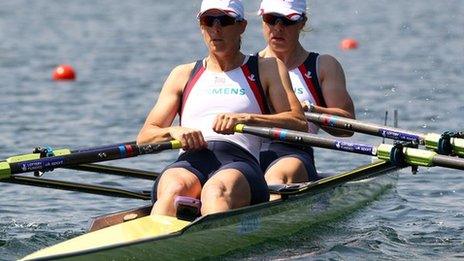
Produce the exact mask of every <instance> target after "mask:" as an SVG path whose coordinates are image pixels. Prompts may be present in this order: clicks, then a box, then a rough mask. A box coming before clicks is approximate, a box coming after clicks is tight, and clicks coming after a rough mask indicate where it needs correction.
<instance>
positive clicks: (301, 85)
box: [288, 68, 319, 133]
mask: <svg viewBox="0 0 464 261" xmlns="http://www.w3.org/2000/svg"><path fill="white" fill-rule="evenodd" d="M288 74H289V75H290V80H291V81H292V86H293V91H294V92H295V95H296V97H297V98H298V100H300V102H302V101H309V102H311V103H313V104H317V102H316V99H315V98H314V97H313V95H312V94H311V93H310V92H309V87H308V85H307V84H306V81H305V79H303V77H307V78H308V79H309V80H311V72H310V71H308V72H307V73H306V75H303V74H302V73H301V71H300V70H299V69H298V68H295V69H292V70H290V71H289V72H288ZM318 131H319V126H317V125H316V124H314V123H312V122H309V123H308V132H309V133H317V132H318Z"/></svg>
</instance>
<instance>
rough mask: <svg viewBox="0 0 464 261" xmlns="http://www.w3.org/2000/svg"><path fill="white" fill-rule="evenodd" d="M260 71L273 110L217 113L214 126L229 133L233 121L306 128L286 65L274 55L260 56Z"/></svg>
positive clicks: (257, 124) (302, 129) (219, 130)
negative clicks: (269, 56)
mask: <svg viewBox="0 0 464 261" xmlns="http://www.w3.org/2000/svg"><path fill="white" fill-rule="evenodd" d="M259 74H260V79H261V83H262V85H263V88H264V91H265V92H266V95H267V100H268V101H269V102H270V105H271V106H272V108H273V109H274V110H275V114H267V115H266V114H249V113H239V114H236V113H225V114H220V115H218V117H217V118H216V121H215V123H214V125H213V129H214V130H215V131H216V132H218V133H223V134H231V133H232V132H233V127H234V126H235V125H236V124H238V123H244V124H252V125H255V126H268V127H279V128H287V129H292V130H298V131H307V130H308V125H307V121H306V119H305V117H304V114H303V109H302V107H301V105H300V103H299V101H298V99H297V98H296V96H295V93H294V92H293V90H292V87H291V86H292V85H291V82H290V77H289V76H288V71H287V68H286V67H285V65H284V64H283V63H282V62H281V61H280V60H278V59H276V58H259Z"/></svg>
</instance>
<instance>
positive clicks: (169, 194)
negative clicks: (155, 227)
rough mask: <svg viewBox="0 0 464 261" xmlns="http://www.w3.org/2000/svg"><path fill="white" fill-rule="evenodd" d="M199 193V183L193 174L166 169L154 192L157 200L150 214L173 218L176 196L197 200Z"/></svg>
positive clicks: (184, 170)
mask: <svg viewBox="0 0 464 261" xmlns="http://www.w3.org/2000/svg"><path fill="white" fill-rule="evenodd" d="M200 192H201V183H200V180H199V179H198V177H197V176H196V175H195V174H193V173H192V172H190V171H188V170H186V169H183V168H172V169H168V170H166V171H165V172H164V173H163V174H162V175H161V177H160V180H159V183H158V187H157V190H156V196H157V200H156V202H155V204H154V205H153V209H152V211H151V213H152V214H154V213H156V214H160V215H168V216H175V215H176V209H175V208H174V199H175V198H176V196H188V197H193V198H199V196H200Z"/></svg>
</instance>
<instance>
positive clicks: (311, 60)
mask: <svg viewBox="0 0 464 261" xmlns="http://www.w3.org/2000/svg"><path fill="white" fill-rule="evenodd" d="M318 56H319V53H315V52H310V53H309V55H308V58H306V60H305V61H304V62H303V65H304V67H305V68H306V70H307V71H309V72H311V79H310V80H311V81H312V83H313V85H314V87H315V88H316V92H317V94H318V95H319V97H320V98H321V102H322V104H321V106H322V107H327V104H326V103H325V99H324V95H323V94H322V88H321V86H320V85H319V76H318V75H317V65H316V63H317V57H318ZM308 88H309V86H308Z"/></svg>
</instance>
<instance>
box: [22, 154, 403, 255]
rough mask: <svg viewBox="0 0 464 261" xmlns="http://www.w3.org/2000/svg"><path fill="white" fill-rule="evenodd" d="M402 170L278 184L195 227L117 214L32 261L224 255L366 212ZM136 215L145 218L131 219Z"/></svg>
mask: <svg viewBox="0 0 464 261" xmlns="http://www.w3.org/2000/svg"><path fill="white" fill-rule="evenodd" d="M398 169H399V167H397V166H394V165H392V164H390V163H388V162H386V161H376V162H375V163H371V164H368V165H365V166H362V167H360V168H357V169H355V170H352V171H348V172H343V173H340V174H337V175H329V176H327V177H325V178H323V179H321V180H319V181H316V182H308V183H304V184H293V185H280V186H274V187H270V189H271V191H272V192H273V193H278V194H281V195H282V198H281V199H279V200H276V201H271V202H266V203H262V204H258V205H253V206H248V207H244V208H239V209H235V210H230V211H227V212H223V213H217V214H212V215H206V216H202V217H200V218H198V219H196V220H195V221H193V222H188V221H184V220H179V219H177V218H175V217H167V216H161V215H151V216H150V215H148V214H149V210H150V207H149V206H148V207H143V208H139V209H134V210H129V211H122V212H119V213H113V214H110V215H105V216H102V217H98V218H95V219H94V220H93V221H92V225H91V227H90V228H89V230H90V231H91V232H89V233H86V234H84V235H82V236H79V237H76V238H74V239H71V240H68V241H65V242H63V243H60V244H57V245H55V246H52V247H49V248H45V249H43V250H40V251H38V252H35V253H33V254H31V255H28V256H26V257H25V258H24V259H47V260H48V259H55V258H56V259H60V258H66V259H83V258H89V259H91V260H98V259H105V260H107V259H118V260H119V259H137V260H138V259H148V258H150V259H155V258H156V259H178V258H181V259H192V258H205V257H215V256H219V255H224V254H227V253H230V252H233V251H234V250H238V249H243V248H245V247H249V246H252V245H256V244H259V243H262V242H265V241H267V240H269V239H272V238H276V237H282V236H286V235H289V234H293V233H296V232H298V231H300V230H301V229H303V228H305V227H309V226H311V225H313V224H315V223H317V222H318V221H321V220H324V221H327V220H328V219H330V218H335V217H337V216H340V215H342V214H344V213H347V212H350V211H353V210H354V209H358V208H359V207H360V206H361V205H364V204H366V203H367V202H369V201H371V200H373V199H375V198H377V197H378V196H379V195H381V194H382V193H384V191H385V190H387V189H389V188H391V187H393V186H394V185H395V183H396V181H397V172H395V171H396V170H398ZM387 173H390V174H387ZM347 181H349V182H347ZM130 214H135V215H137V218H135V219H133V220H129V221H126V222H124V217H128V216H131V215H130ZM132 216H134V215H132Z"/></svg>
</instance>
